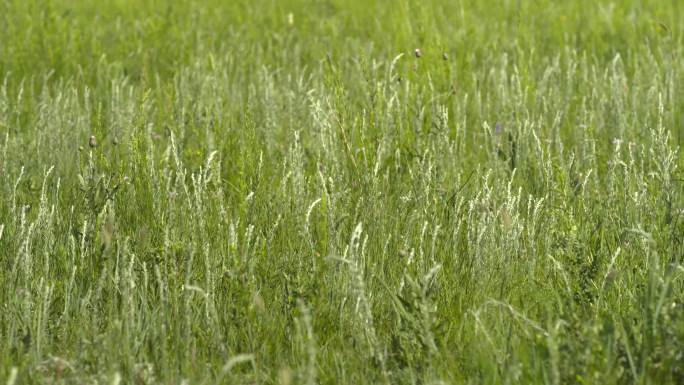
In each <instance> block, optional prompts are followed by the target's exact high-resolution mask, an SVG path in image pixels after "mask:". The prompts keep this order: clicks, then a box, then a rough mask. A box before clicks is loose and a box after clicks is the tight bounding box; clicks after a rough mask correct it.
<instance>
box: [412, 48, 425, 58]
mask: <svg viewBox="0 0 684 385" xmlns="http://www.w3.org/2000/svg"><path fill="white" fill-rule="evenodd" d="M413 54H414V55H416V57H417V58H420V57H421V56H423V54H422V53H421V52H420V48H416V49H415V50H414V51H413Z"/></svg>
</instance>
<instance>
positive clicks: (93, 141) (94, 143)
mask: <svg viewBox="0 0 684 385" xmlns="http://www.w3.org/2000/svg"><path fill="white" fill-rule="evenodd" d="M88 146H90V148H95V147H97V139H95V135H90V139H88Z"/></svg>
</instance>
